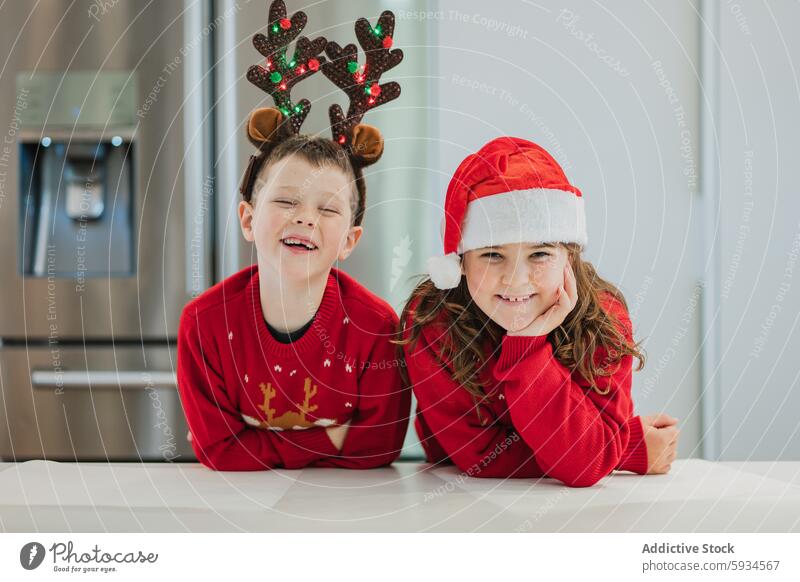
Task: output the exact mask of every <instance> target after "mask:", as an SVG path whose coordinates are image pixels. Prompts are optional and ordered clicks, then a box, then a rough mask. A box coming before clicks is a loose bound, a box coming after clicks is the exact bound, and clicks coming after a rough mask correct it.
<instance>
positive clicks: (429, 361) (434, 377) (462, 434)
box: [406, 332, 543, 478]
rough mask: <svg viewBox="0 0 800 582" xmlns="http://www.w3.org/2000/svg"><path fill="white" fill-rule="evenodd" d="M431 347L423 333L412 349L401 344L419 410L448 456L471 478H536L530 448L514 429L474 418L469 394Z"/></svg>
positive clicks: (536, 474) (539, 474)
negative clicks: (480, 421) (483, 424)
mask: <svg viewBox="0 0 800 582" xmlns="http://www.w3.org/2000/svg"><path fill="white" fill-rule="evenodd" d="M434 349H435V348H433V347H432V346H431V345H430V344H429V343H428V342H427V340H426V338H425V333H424V332H423V333H422V334H421V335H420V338H419V341H418V343H417V345H416V346H415V347H414V348H413V349H410V348H408V346H406V361H407V363H408V368H407V369H408V375H409V378H410V380H411V383H412V385H413V388H414V395H415V396H416V397H417V402H418V403H419V412H420V413H421V414H422V416H423V418H424V420H425V424H426V425H427V426H428V427H429V428H430V430H431V432H432V433H433V434H432V435H431V436H432V437H433V438H435V439H436V440H437V441H438V443H439V444H440V445H441V447H442V448H443V449H444V450H445V451H446V452H447V455H448V456H449V457H450V459H451V460H452V461H453V462H454V463H455V464H456V466H457V467H458V468H459V469H460V470H462V471H464V472H465V473H467V474H468V475H469V476H471V477H502V478H523V477H541V476H542V475H543V473H542V470H541V468H540V467H539V466H538V464H537V463H536V460H535V459H534V456H533V452H532V451H531V449H530V448H529V447H528V446H527V444H526V443H525V442H524V441H523V440H522V439H521V438H520V437H519V435H518V434H517V433H516V432H515V431H513V430H509V429H508V428H506V427H503V426H498V425H496V424H493V425H487V426H479V425H477V424H476V423H475V421H474V420H473V419H474V417H475V412H474V410H473V402H472V399H471V397H470V395H469V393H467V392H466V390H465V389H464V388H463V387H461V386H459V385H458V384H457V383H456V382H454V381H453V380H452V378H451V377H450V376H449V374H448V373H447V371H446V370H445V369H443V368H442V366H441V365H440V364H439V362H438V360H437V358H436V357H435V356H434V355H433V354H434V352H433V350H434Z"/></svg>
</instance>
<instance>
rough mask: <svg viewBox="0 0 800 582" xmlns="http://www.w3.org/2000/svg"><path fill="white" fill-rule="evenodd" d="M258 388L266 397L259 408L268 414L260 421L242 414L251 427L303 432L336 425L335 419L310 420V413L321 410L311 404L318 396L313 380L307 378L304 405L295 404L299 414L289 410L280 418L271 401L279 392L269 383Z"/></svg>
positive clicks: (304, 387) (304, 386)
mask: <svg viewBox="0 0 800 582" xmlns="http://www.w3.org/2000/svg"><path fill="white" fill-rule="evenodd" d="M258 387H259V388H260V389H261V393H262V394H263V395H264V403H263V404H259V405H258V408H260V409H261V410H263V411H264V414H266V419H264V420H258V419H256V418H253V417H252V416H247V415H246V414H242V418H244V421H245V422H246V423H247V424H249V425H250V426H257V427H259V428H265V429H268V430H290V429H291V430H303V429H306V428H309V427H312V426H331V425H333V424H336V419H333V418H318V419H317V420H314V421H311V420H309V418H308V415H309V413H311V412H314V411H316V410H317V408H319V405H317V404H311V399H312V398H314V396H316V395H317V385H316V384H314V385H313V386H312V384H311V378H308V377H307V378H306V379H305V383H304V385H303V392H304V394H305V399H304V400H303V402H302V404H301V403H299V402H296V403H295V406H297V410H298V411H299V412H297V411H294V410H287V411H286V412H284V413H283V414H281V415H280V416H278V417H276V416H275V412H276V411H275V409H274V408H271V407H270V401H271V400H272V399H273V398H275V396H276V395H277V391H276V390H275V388H274V387H273V386H272V383H271V382H267V383H266V384H264V383H263V382H262V383H261V384H259V386H258Z"/></svg>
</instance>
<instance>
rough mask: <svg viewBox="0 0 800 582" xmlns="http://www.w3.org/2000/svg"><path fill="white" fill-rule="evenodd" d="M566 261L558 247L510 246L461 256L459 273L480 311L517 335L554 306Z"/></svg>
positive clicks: (564, 250) (565, 252)
mask: <svg viewBox="0 0 800 582" xmlns="http://www.w3.org/2000/svg"><path fill="white" fill-rule="evenodd" d="M567 260H568V254H567V250H566V249H565V248H564V247H563V246H562V245H536V244H531V243H514V244H506V245H500V246H495V247H485V248H481V249H475V250H472V251H467V252H465V253H464V256H463V259H462V271H463V273H464V275H465V276H466V281H467V288H468V289H469V293H470V295H471V296H472V299H473V301H475V304H476V305H477V306H478V307H479V308H480V309H481V311H483V312H484V313H485V314H486V315H487V316H488V317H489V318H490V319H491V320H492V321H494V322H495V323H497V324H498V325H499V326H500V327H502V328H503V329H505V330H506V331H518V330H521V329H524V328H525V327H527V326H528V325H530V324H531V322H533V320H534V319H536V317H538V316H539V315H541V314H543V313H544V312H545V311H547V309H548V308H549V307H550V306H551V305H553V304H554V303H555V301H556V293H557V292H558V289H559V287H561V286H562V285H563V284H564V266H565V265H566V264H567Z"/></svg>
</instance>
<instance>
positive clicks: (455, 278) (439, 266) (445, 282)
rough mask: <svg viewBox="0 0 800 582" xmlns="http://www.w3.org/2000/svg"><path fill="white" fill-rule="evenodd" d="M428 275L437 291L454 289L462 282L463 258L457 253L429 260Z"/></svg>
mask: <svg viewBox="0 0 800 582" xmlns="http://www.w3.org/2000/svg"><path fill="white" fill-rule="evenodd" d="M428 275H430V278H431V281H433V284H434V285H436V288H437V289H452V288H453V287H458V284H459V283H460V282H461V258H460V257H459V256H458V255H457V254H456V253H450V254H447V255H439V256H436V257H430V258H429V259H428Z"/></svg>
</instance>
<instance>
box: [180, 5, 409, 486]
mask: <svg viewBox="0 0 800 582" xmlns="http://www.w3.org/2000/svg"><path fill="white" fill-rule="evenodd" d="M298 14H302V13H298ZM384 14H389V15H391V13H384ZM270 21H271V22H276V23H279V24H277V25H275V26H273V25H270V27H269V29H268V30H269V37H264V36H263V35H260V34H259V35H256V37H255V38H254V44H255V45H256V47H257V48H258V49H259V50H260V51H261V52H262V54H263V55H264V56H265V57H267V59H268V60H267V63H268V66H272V67H273V68H274V69H275V70H273V71H272V73H270V71H269V69H265V68H264V67H261V66H257V67H251V68H250V70H249V72H248V78H249V79H250V80H251V81H252V82H254V83H255V84H256V85H258V86H259V87H261V88H262V89H264V90H265V91H267V92H269V93H271V94H273V96H274V97H275V100H276V103H277V104H278V106H279V109H274V108H262V109H258V110H256V111H254V112H253V113H252V114H251V116H250V118H249V120H248V124H247V126H248V127H247V131H248V138H249V139H250V141H251V142H252V143H253V144H254V145H255V146H256V147H257V148H258V149H259V154H258V155H256V156H251V159H250V165H249V167H248V170H247V172H246V174H245V177H244V180H243V183H242V187H241V189H240V190H241V192H242V195H243V198H244V199H243V200H242V201H241V202H240V204H239V219H240V223H241V228H242V233H243V235H244V237H245V239H246V240H248V241H251V242H253V243H254V244H255V248H256V254H257V264H256V265H252V266H250V267H247V268H245V269H243V270H241V271H239V272H238V273H236V274H234V275H233V276H231V277H229V278H227V279H226V280H224V281H222V282H220V283H218V284H217V285H215V286H214V287H212V288H211V289H209V290H208V291H206V292H205V293H203V294H202V295H200V296H199V297H197V298H196V299H194V300H193V301H191V302H190V303H189V304H188V305H187V306H186V307H185V308H184V311H183V314H182V316H181V321H180V327H179V332H178V389H179V392H180V396H181V401H182V403H183V407H184V411H185V414H186V419H187V422H188V425H189V428H190V434H191V442H192V447H193V449H194V451H195V453H196V454H197V457H198V459H199V460H200V462H201V463H203V464H204V465H206V466H207V467H209V468H212V469H216V470H224V471H249V470H261V469H271V468H279V467H282V468H287V469H297V468H302V467H307V466H314V467H346V468H354V469H365V468H371V467H379V466H383V465H387V464H389V463H391V462H392V461H393V460H395V459H396V458H397V456H398V455H399V453H400V450H401V447H402V443H403V439H404V437H405V433H406V429H407V426H408V416H409V412H410V404H411V394H410V390H408V389H404V388H403V387H402V382H401V377H400V373H399V369H398V366H400V365H402V362H401V361H398V359H397V355H396V348H395V346H394V344H392V343H391V341H390V340H392V339H393V338H394V334H395V332H396V330H397V326H398V318H397V315H396V314H395V312H394V310H393V309H392V308H391V306H389V305H388V304H387V303H386V302H385V301H383V300H382V299H380V298H379V297H377V296H376V295H374V294H372V293H371V292H369V291H368V290H367V289H366V288H365V287H363V286H362V285H360V284H359V283H358V282H356V281H355V280H354V279H352V278H351V277H349V276H348V275H346V274H345V273H343V272H341V271H339V270H338V269H335V268H334V267H333V265H334V263H336V262H337V261H343V260H345V259H346V258H347V257H348V256H349V255H350V253H352V251H353V249H354V248H355V247H356V245H357V244H358V241H359V239H360V238H361V234H362V232H363V228H362V227H361V220H362V218H363V214H364V210H365V185H364V180H363V176H362V174H361V169H362V168H363V167H364V166H366V165H368V164H371V163H374V162H375V161H377V160H378V158H379V157H380V155H381V153H382V151H383V140H382V138H381V136H380V132H379V131H378V130H377V129H376V128H373V127H370V126H367V125H363V124H360V119H361V117H362V116H363V113H364V112H365V111H366V109H367V108H369V106H374V105H379V104H381V103H383V102H385V101H388V100H389V99H392V98H394V97H396V96H397V95H399V87H397V86H396V84H393V83H388V84H386V85H383V86H381V89H383V92H384V96H383V98H380V99H375V96H374V95H369V94H367V93H365V92H364V91H363V90H359V91H358V92H357V93H356V94H351V104H350V109H349V110H348V116H347V118H346V119H345V118H344V117H343V116H342V115H341V109H338V106H334V108H332V109H333V110H332V113H331V116H332V125H333V127H334V139H328V138H323V137H309V136H304V135H299V134H298V131H299V127H300V124H301V123H302V121H303V119H304V118H305V116H306V114H307V113H308V109H309V107H310V106H309V104H308V102H307V101H305V100H303V101H301V102H299V103H298V104H297V105H293V104H292V103H291V102H290V101H289V90H290V89H291V86H292V85H293V84H294V83H295V82H296V81H298V80H299V79H301V78H305V77H307V76H308V75H310V74H312V73H313V72H315V71H316V69H317V68H320V67H322V70H323V72H324V73H325V75H326V76H328V77H329V78H331V79H332V80H334V82H337V83H338V82H339V80H340V79H341V77H342V71H343V68H344V67H347V66H348V64H349V61H350V59H352V57H349V56H348V58H347V59H346V60H343V59H342V58H339V57H340V55H339V54H338V52H337V51H339V49H338V46H336V45H334V43H327V44H326V42H325V40H324V39H316V40H314V41H311V42H309V41H307V39H303V38H301V39H299V40H298V43H297V52H296V53H295V57H294V59H292V60H291V61H289V59H287V58H286V55H285V46H286V44H288V43H289V42H290V41H291V40H293V39H294V37H295V36H297V34H299V32H300V30H301V29H302V27H303V25H304V24H305V15H302V18H298V15H297V14H296V15H295V16H293V17H292V18H291V19H288V18H286V12H285V8H284V7H283V3H282V2H281V1H280V0H277V1H276V2H273V4H272V7H271V10H270ZM380 25H383V30H384V31H388V32H387V33H386V34H391V30H392V28H393V19H392V21H391V22H389V21H388V17H386V16H382V17H381V20H379V26H380ZM356 30H357V32H358V30H359V25H357V26H356ZM359 40H362V39H361V35H359ZM320 41H321V42H320ZM383 44H384V45H385V44H386V43H383ZM389 44H390V43H389ZM330 45H334V46H330ZM323 47H325V49H326V51H327V53H328V55H329V56H330V58H331V59H332V61H329V62H325V61H324V57H319V58H318V57H317V54H318V53H319V51H321V50H322V48H323ZM362 47H363V48H364V49H365V50H367V47H365V46H364V43H363V42H362ZM369 50H372V51H374V50H377V49H374V48H372V47H370V49H369ZM384 50H386V51H387V53H388V50H389V49H388V47H386V48H385V49H384ZM281 51H283V52H281ZM391 52H392V54H393V55H394V56H393V57H392V62H394V64H396V63H397V62H399V60H400V59H399V58H398V57H397V56H396V53H398V52H399V51H391ZM400 58H402V53H400ZM273 62H274V63H276V64H274V65H272V63H273ZM297 63H301V64H300V65H298V64H297ZM392 66H393V65H392ZM374 68H377V67H374ZM386 68H390V67H388V66H386V67H384V70H385V69H386ZM275 72H278V75H273V73H275ZM379 74H380V71H373V75H372V82H374V83H375V84H376V85H377V82H378V76H379ZM340 86H341V85H340ZM361 95H364V97H363V98H362V97H361ZM368 99H371V101H369V103H368ZM376 101H377V102H376ZM337 110H338V115H337V116H336V117H335V119H334V114H336V113H337Z"/></svg>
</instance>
